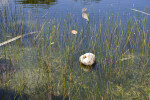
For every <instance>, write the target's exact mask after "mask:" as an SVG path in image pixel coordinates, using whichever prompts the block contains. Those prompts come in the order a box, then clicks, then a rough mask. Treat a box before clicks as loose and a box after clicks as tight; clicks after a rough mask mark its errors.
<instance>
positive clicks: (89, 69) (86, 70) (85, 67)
mask: <svg viewBox="0 0 150 100" xmlns="http://www.w3.org/2000/svg"><path fill="white" fill-rule="evenodd" d="M95 65H96V63H95V64H94V65H92V66H85V65H83V64H81V63H80V67H81V69H83V71H85V72H90V71H92V70H94V68H95Z"/></svg>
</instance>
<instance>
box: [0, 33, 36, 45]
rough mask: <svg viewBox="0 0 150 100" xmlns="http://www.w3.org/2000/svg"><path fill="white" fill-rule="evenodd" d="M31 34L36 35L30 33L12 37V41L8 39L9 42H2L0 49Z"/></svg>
mask: <svg viewBox="0 0 150 100" xmlns="http://www.w3.org/2000/svg"><path fill="white" fill-rule="evenodd" d="M33 33H36V32H30V33H28V34H24V35H19V36H17V37H14V38H12V39H10V40H7V41H4V42H2V43H0V47H1V46H3V45H6V44H8V43H10V42H13V41H15V40H17V39H19V38H21V37H24V36H26V35H31V34H33Z"/></svg>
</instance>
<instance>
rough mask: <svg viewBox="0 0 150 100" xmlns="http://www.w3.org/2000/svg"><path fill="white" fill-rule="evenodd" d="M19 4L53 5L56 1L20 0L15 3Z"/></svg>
mask: <svg viewBox="0 0 150 100" xmlns="http://www.w3.org/2000/svg"><path fill="white" fill-rule="evenodd" d="M17 2H18V3H20V4H48V5H49V4H54V3H56V0H20V1H17Z"/></svg>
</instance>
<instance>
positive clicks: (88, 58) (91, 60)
mask: <svg viewBox="0 0 150 100" xmlns="http://www.w3.org/2000/svg"><path fill="white" fill-rule="evenodd" d="M79 61H80V62H81V63H82V64H83V65H86V66H92V65H94V64H95V55H94V54H93V53H85V54H84V55H81V56H80V58H79Z"/></svg>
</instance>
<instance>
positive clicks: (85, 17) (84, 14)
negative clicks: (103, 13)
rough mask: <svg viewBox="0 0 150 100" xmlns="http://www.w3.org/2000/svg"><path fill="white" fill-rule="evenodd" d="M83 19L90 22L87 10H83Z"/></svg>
mask: <svg viewBox="0 0 150 100" xmlns="http://www.w3.org/2000/svg"><path fill="white" fill-rule="evenodd" d="M82 17H83V18H84V19H86V20H87V21H89V14H88V12H87V8H83V9H82Z"/></svg>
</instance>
